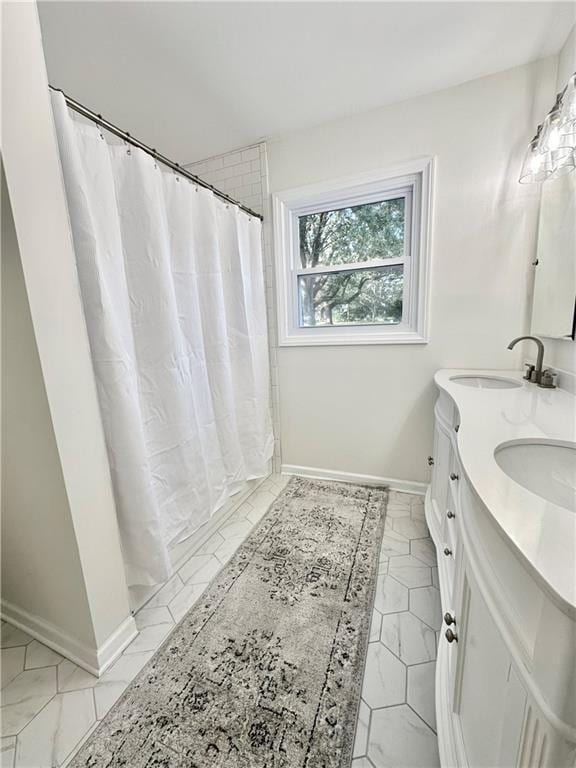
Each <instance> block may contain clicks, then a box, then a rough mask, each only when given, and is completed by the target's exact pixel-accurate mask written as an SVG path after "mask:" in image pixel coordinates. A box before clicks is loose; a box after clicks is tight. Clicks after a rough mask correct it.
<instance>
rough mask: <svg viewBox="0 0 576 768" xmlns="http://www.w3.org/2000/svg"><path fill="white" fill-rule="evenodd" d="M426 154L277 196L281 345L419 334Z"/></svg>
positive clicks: (423, 300)
mask: <svg viewBox="0 0 576 768" xmlns="http://www.w3.org/2000/svg"><path fill="white" fill-rule="evenodd" d="M431 170H432V161H431V160H430V159H425V160H420V161H415V162H413V163H410V164H407V165H405V166H403V168H402V169H398V168H396V169H394V170H391V171H390V172H388V173H378V174H368V175H363V176H361V177H358V178H355V179H347V180H344V181H340V182H334V183H329V184H320V185H314V186H312V187H305V188H302V189H296V190H290V191H288V192H284V193H281V194H279V195H277V196H276V197H275V198H274V226H275V250H276V274H277V289H278V321H279V340H280V344H281V345H306V344H385V343H418V342H420V343H422V342H425V341H426V314H427V276H428V253H427V252H428V241H429V236H428V228H429V218H430V216H429V209H430V185H431Z"/></svg>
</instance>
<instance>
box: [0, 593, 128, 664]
mask: <svg viewBox="0 0 576 768" xmlns="http://www.w3.org/2000/svg"><path fill="white" fill-rule="evenodd" d="M0 616H1V617H2V618H3V619H4V621H7V622H8V624H13V625H14V626H15V627H18V629H21V630H22V631H23V632H26V633H27V634H28V635H30V636H31V637H33V638H34V639H35V640H39V641H40V642H41V643H43V644H44V645H46V646H48V648H52V650H53V651H56V652H57V653H59V654H60V655H61V656H64V657H65V658H66V659H69V660H70V661H73V662H74V664H77V665H78V666H79V667H82V669H85V670H86V671H87V672H90V674H92V675H95V676H96V677H100V676H101V675H102V674H103V673H104V672H105V671H106V670H107V669H108V667H109V666H110V665H111V664H113V663H114V661H116V659H117V658H118V656H120V654H121V653H122V651H123V650H124V649H125V648H126V646H127V645H128V644H129V643H131V642H132V640H133V639H134V638H135V637H136V635H137V634H138V629H137V628H136V623H135V622H134V619H133V617H132V616H128V617H127V618H126V619H125V620H124V621H123V622H122V624H120V626H119V627H118V628H117V629H115V630H114V632H113V633H112V634H111V635H110V636H109V637H108V639H107V640H106V641H105V642H104V643H103V644H102V645H101V646H100V648H94V647H91V646H89V645H86V644H85V643H82V642H81V641H79V640H78V639H77V638H74V637H72V635H69V634H68V633H67V632H64V631H63V630H61V629H60V628H59V627H57V626H56V625H55V624H52V623H51V622H49V621H46V620H45V619H42V618H40V617H39V616H35V615H34V614H32V613H29V612H28V611H25V610H24V609H22V608H18V606H16V605H14V604H13V603H10V602H8V601H7V600H2V601H1V602H0Z"/></svg>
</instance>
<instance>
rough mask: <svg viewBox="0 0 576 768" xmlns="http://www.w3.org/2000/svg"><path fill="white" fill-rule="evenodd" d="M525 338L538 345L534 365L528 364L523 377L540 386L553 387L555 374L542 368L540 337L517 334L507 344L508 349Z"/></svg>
mask: <svg viewBox="0 0 576 768" xmlns="http://www.w3.org/2000/svg"><path fill="white" fill-rule="evenodd" d="M525 339H530V340H531V341H533V342H534V343H535V344H536V346H537V347H538V356H537V358H536V367H534V366H533V365H528V367H527V370H526V373H525V374H524V378H525V379H526V380H527V381H532V382H534V383H535V384H538V385H539V386H541V387H545V388H546V389H553V388H554V386H555V385H554V376H555V374H552V372H551V371H548V370H545V371H543V370H542V365H543V362H544V344H543V343H542V341H541V340H540V339H538V338H537V337H536V336H517V337H516V338H515V339H512V341H511V342H510V344H508V349H514V347H515V346H516V344H518V342H519V341H523V340H525Z"/></svg>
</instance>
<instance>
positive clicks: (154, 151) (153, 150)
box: [152, 147, 158, 170]
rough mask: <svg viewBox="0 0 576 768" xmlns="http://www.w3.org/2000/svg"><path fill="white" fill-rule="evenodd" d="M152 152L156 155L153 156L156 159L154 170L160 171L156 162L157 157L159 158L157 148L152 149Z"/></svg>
mask: <svg viewBox="0 0 576 768" xmlns="http://www.w3.org/2000/svg"><path fill="white" fill-rule="evenodd" d="M152 152H153V153H154V155H153V157H154V168H156V170H158V163H157V162H156V156H157V154H158V153H157V152H156V148H155V147H152Z"/></svg>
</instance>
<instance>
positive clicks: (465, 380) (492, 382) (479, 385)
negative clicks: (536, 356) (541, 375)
mask: <svg viewBox="0 0 576 768" xmlns="http://www.w3.org/2000/svg"><path fill="white" fill-rule="evenodd" d="M450 381H455V382H456V384H461V385H462V386H463V387H473V388H474V389H515V388H516V387H521V386H522V384H521V383H520V382H519V381H515V380H514V379H505V378H504V377H500V376H452V377H451V378H450Z"/></svg>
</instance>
